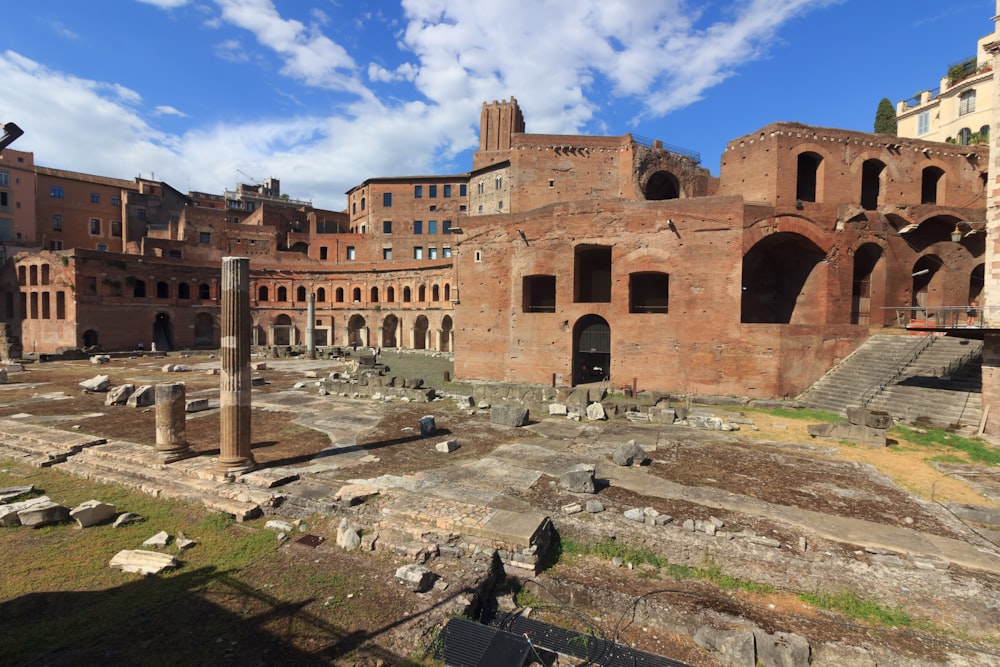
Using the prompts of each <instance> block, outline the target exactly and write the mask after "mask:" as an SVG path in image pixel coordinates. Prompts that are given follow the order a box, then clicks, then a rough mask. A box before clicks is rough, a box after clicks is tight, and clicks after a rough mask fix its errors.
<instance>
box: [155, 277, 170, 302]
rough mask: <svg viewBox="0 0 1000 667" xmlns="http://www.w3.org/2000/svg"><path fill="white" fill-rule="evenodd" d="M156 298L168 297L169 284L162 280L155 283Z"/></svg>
mask: <svg viewBox="0 0 1000 667" xmlns="http://www.w3.org/2000/svg"><path fill="white" fill-rule="evenodd" d="M156 298H157V299H169V298H170V285H168V284H167V283H166V282H164V281H162V280H161V281H159V282H157V283H156Z"/></svg>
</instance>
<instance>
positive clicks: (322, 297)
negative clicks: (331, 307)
mask: <svg viewBox="0 0 1000 667" xmlns="http://www.w3.org/2000/svg"><path fill="white" fill-rule="evenodd" d="M316 300H317V301H319V302H320V303H323V302H324V301H326V289H324V288H322V287H318V288H316Z"/></svg>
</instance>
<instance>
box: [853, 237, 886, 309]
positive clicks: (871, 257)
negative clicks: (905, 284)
mask: <svg viewBox="0 0 1000 667" xmlns="http://www.w3.org/2000/svg"><path fill="white" fill-rule="evenodd" d="M881 260H882V248H880V247H879V246H877V245H876V244H874V243H865V244H864V245H862V246H861V247H860V248H858V250H857V252H855V253H854V281H853V283H852V284H853V287H852V289H851V324H865V325H867V324H870V320H871V312H872V275H873V274H874V273H875V268H876V266H878V265H879V262H880V261H881Z"/></svg>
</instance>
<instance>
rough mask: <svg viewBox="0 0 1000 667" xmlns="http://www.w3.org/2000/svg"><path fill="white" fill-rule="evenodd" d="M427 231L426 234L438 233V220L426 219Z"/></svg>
mask: <svg viewBox="0 0 1000 667" xmlns="http://www.w3.org/2000/svg"><path fill="white" fill-rule="evenodd" d="M427 233H428V234H437V233H438V221H437V220H428V221H427Z"/></svg>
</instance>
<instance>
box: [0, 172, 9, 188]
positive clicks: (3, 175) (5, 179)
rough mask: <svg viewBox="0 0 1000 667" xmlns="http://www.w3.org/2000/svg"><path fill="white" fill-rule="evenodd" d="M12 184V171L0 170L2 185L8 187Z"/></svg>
mask: <svg viewBox="0 0 1000 667" xmlns="http://www.w3.org/2000/svg"><path fill="white" fill-rule="evenodd" d="M8 185H10V173H8V172H6V171H0V187H4V188H5V187H7V186H8Z"/></svg>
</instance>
